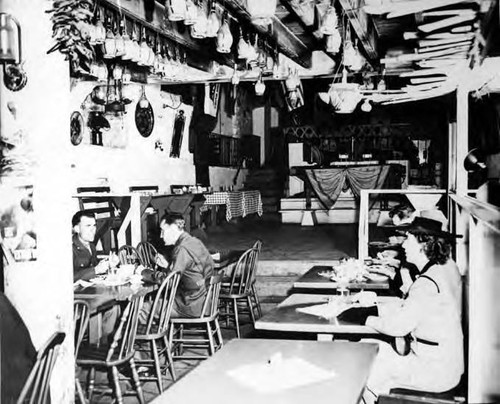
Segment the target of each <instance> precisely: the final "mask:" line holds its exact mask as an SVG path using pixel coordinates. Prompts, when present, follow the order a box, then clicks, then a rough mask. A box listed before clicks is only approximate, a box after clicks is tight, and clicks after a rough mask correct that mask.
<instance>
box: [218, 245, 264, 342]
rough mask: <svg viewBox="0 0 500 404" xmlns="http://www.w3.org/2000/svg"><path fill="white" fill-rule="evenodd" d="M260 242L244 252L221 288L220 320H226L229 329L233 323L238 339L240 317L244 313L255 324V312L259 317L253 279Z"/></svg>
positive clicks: (254, 277)
mask: <svg viewBox="0 0 500 404" xmlns="http://www.w3.org/2000/svg"><path fill="white" fill-rule="evenodd" d="M260 247H261V242H260V241H257V242H256V243H255V245H254V246H253V247H252V248H250V249H249V250H247V251H245V252H244V253H243V254H242V256H241V257H240V259H239V260H238V262H237V263H236V266H235V267H234V269H233V272H232V274H231V279H230V281H228V282H225V283H224V284H223V287H222V291H221V295H220V300H221V314H220V315H221V319H225V320H226V326H227V327H229V323H230V321H232V322H233V323H234V329H235V330H236V335H237V337H238V338H240V337H241V331H240V315H241V314H243V313H245V314H248V315H249V316H250V319H251V321H252V323H253V324H255V312H254V310H257V315H258V316H260V315H261V310H260V303H259V300H258V296H257V291H256V289H255V279H256V271H257V264H258V257H259V253H260Z"/></svg>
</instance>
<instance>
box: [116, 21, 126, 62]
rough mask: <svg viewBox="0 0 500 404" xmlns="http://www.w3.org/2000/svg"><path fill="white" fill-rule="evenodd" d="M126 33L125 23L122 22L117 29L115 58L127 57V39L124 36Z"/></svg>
mask: <svg viewBox="0 0 500 404" xmlns="http://www.w3.org/2000/svg"><path fill="white" fill-rule="evenodd" d="M124 33H125V21H124V20H121V21H120V25H119V26H118V27H117V28H116V35H115V47H116V51H115V56H116V57H122V56H124V55H125V38H124V36H123V34H124Z"/></svg>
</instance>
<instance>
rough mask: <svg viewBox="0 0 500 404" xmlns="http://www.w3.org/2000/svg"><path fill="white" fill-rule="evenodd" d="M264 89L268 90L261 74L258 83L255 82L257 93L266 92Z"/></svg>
mask: <svg viewBox="0 0 500 404" xmlns="http://www.w3.org/2000/svg"><path fill="white" fill-rule="evenodd" d="M264 91H266V85H265V84H264V82H263V81H262V76H260V77H259V80H257V83H255V95H258V96H261V95H263V94H264Z"/></svg>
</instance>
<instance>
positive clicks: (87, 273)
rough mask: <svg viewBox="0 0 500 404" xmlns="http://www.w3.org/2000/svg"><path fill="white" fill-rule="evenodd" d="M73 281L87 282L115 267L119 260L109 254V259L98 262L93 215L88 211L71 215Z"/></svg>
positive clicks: (114, 255)
mask: <svg viewBox="0 0 500 404" xmlns="http://www.w3.org/2000/svg"><path fill="white" fill-rule="evenodd" d="M71 223H72V225H73V280H74V281H77V280H79V279H83V280H89V279H91V278H93V277H95V276H96V275H98V274H102V273H106V272H107V270H108V268H109V267H110V265H111V266H116V265H118V263H119V259H118V257H117V256H116V254H110V257H109V259H104V260H102V261H100V262H99V260H98V259H97V255H96V249H95V244H94V239H95V233H96V219H95V215H94V214H93V213H92V212H89V211H85V210H82V211H79V212H76V213H75V214H74V215H73V219H72V220H71Z"/></svg>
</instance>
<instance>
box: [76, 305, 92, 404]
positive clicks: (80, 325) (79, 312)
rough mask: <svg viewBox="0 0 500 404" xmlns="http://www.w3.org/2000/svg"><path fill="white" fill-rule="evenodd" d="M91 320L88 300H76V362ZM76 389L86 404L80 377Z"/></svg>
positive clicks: (77, 379) (82, 401)
mask: <svg viewBox="0 0 500 404" xmlns="http://www.w3.org/2000/svg"><path fill="white" fill-rule="evenodd" d="M89 318H90V307H89V304H88V302H87V301H86V300H75V302H74V303H73V329H74V331H75V360H76V359H77V358H78V351H79V349H80V345H81V344H82V341H83V338H84V337H85V335H86V333H87V331H88V325H89ZM75 389H76V393H77V394H78V399H79V400H80V402H81V403H82V404H86V403H87V400H86V398H85V395H84V394H83V389H82V385H81V383H80V379H79V378H78V375H76V376H75Z"/></svg>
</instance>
